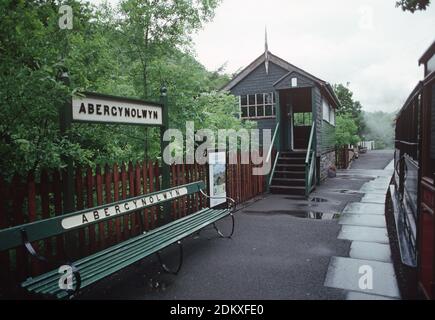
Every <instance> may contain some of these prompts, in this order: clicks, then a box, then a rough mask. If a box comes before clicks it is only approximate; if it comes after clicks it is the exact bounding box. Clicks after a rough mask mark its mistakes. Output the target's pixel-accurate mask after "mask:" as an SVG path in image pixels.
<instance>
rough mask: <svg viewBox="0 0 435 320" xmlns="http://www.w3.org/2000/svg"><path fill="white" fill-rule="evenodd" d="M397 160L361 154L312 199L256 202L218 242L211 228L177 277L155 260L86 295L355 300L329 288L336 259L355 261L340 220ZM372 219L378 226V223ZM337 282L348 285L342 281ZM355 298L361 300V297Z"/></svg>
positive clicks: (225, 224)
mask: <svg viewBox="0 0 435 320" xmlns="http://www.w3.org/2000/svg"><path fill="white" fill-rule="evenodd" d="M391 159H392V152H383V153H381V152H373V153H368V154H366V155H362V156H361V158H360V159H359V160H357V161H356V162H355V163H354V166H357V169H356V170H351V171H339V172H338V175H337V177H336V178H333V179H328V180H327V181H325V182H324V183H322V184H321V185H320V186H318V187H317V188H316V190H315V191H314V192H313V193H312V194H311V196H310V198H309V199H303V198H300V197H291V196H287V195H269V196H266V197H265V198H264V199H256V201H253V202H252V203H251V204H249V205H248V206H247V207H245V208H244V209H243V210H240V211H239V212H237V214H236V230H235V234H234V237H233V238H232V239H231V240H228V239H220V238H218V237H217V236H216V233H215V232H214V230H213V229H211V228H207V229H206V230H204V231H202V232H201V234H200V235H199V236H195V237H191V238H189V239H187V240H186V241H184V265H183V268H182V270H181V272H180V273H179V275H178V276H172V275H168V274H164V273H162V272H161V270H160V267H159V264H158V263H157V261H156V259H155V257H150V258H149V259H145V260H143V261H142V262H141V263H139V264H137V265H134V266H132V267H130V268H127V269H125V270H124V271H123V272H121V273H119V274H117V275H116V276H114V277H111V278H108V279H106V280H104V281H102V282H100V283H99V284H98V285H96V286H94V287H93V288H91V289H90V290H87V291H86V292H85V294H84V295H82V297H81V298H82V299H94V298H96V299H99V298H104V299H147V300H153V299H187V300H189V299H217V300H219V299H231V300H237V299H345V298H346V297H348V298H349V292H348V290H347V288H346V287H340V286H339V285H337V286H335V287H334V286H325V285H324V284H325V279H326V276H327V273H328V268H329V269H330V268H331V263H333V264H334V266H335V267H336V268H337V270H339V269H340V268H342V266H343V261H342V260H341V259H339V258H336V257H349V254H350V252H351V244H352V241H351V240H348V239H339V234H340V232H341V231H342V227H341V224H339V221H340V219H341V218H342V215H343V210H344V209H345V207H346V206H347V205H348V204H349V203H353V202H359V201H360V200H361V199H363V198H364V197H365V196H366V195H365V192H362V191H361V190H360V189H361V188H362V187H363V186H364V184H365V183H367V182H370V181H373V180H374V179H375V178H376V177H377V176H378V173H379V170H382V169H383V168H384V167H385V166H386V165H387V164H388V163H389V162H390V161H391ZM359 162H361V163H359ZM357 163H358V164H357ZM354 166H353V167H354ZM364 167H365V168H364ZM370 199H373V201H376V200H378V201H381V200H382V199H381V198H379V197H377V194H371V195H370ZM380 199H381V200H380ZM258 200H259V201H258ZM350 218H351V219H357V218H356V217H353V218H352V217H350ZM372 220H373V221H372V223H374V224H376V223H380V222H379V219H378V220H377V219H376V218H373V219H372ZM220 227H221V228H222V229H223V230H224V231H225V229H228V228H229V227H230V221H229V220H228V221H222V222H220ZM355 246H356V247H354V248H353V252H356V254H357V255H358V254H359V255H360V257H363V256H361V255H364V252H365V251H367V248H365V247H364V244H362V245H361V244H359V245H358V244H356V245H355ZM379 250H380V252H382V250H383V248H379ZM177 254H178V250H177V248H176V247H171V248H168V249H167V250H165V252H164V254H163V259H164V260H165V261H166V262H167V264H168V265H175V264H176V262H177V259H178V258H177ZM344 265H345V264H344ZM381 267H382V266H381ZM339 280H342V281H344V282H346V279H344V278H343V279H339ZM353 294H355V295H356V296H355V298H357V295H358V293H353Z"/></svg>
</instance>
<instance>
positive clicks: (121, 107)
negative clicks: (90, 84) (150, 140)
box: [72, 93, 163, 126]
mask: <svg viewBox="0 0 435 320" xmlns="http://www.w3.org/2000/svg"><path fill="white" fill-rule="evenodd" d="M72 121H74V122H93V123H95V122H99V123H112V124H136V125H148V126H162V125H163V119H162V106H161V105H158V104H153V103H149V102H144V101H141V100H135V99H125V98H119V97H112V96H107V95H102V94H96V93H85V96H84V97H74V98H73V100H72Z"/></svg>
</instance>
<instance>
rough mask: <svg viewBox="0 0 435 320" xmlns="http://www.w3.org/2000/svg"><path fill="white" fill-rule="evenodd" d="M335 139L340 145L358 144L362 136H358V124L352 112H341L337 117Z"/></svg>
mask: <svg viewBox="0 0 435 320" xmlns="http://www.w3.org/2000/svg"><path fill="white" fill-rule="evenodd" d="M335 141H336V144H337V145H339V146H342V145H347V144H351V145H356V144H357V143H358V142H359V141H360V138H359V136H358V126H357V124H356V122H355V120H354V118H353V116H352V115H351V114H340V115H338V116H337V119H336V128H335Z"/></svg>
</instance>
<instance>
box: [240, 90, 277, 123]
mask: <svg viewBox="0 0 435 320" xmlns="http://www.w3.org/2000/svg"><path fill="white" fill-rule="evenodd" d="M239 101H240V112H241V116H242V118H249V119H252V118H271V117H274V116H275V96H274V93H272V92H269V93H257V94H249V95H242V96H240V99H239Z"/></svg>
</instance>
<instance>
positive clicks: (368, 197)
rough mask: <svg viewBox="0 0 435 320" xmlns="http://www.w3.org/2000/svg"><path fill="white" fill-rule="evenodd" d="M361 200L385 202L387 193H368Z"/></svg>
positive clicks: (364, 201) (365, 201)
mask: <svg viewBox="0 0 435 320" xmlns="http://www.w3.org/2000/svg"><path fill="white" fill-rule="evenodd" d="M360 202H363V203H379V204H385V195H383V194H377V193H366V194H365V195H364V197H362V199H361V201H360Z"/></svg>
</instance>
